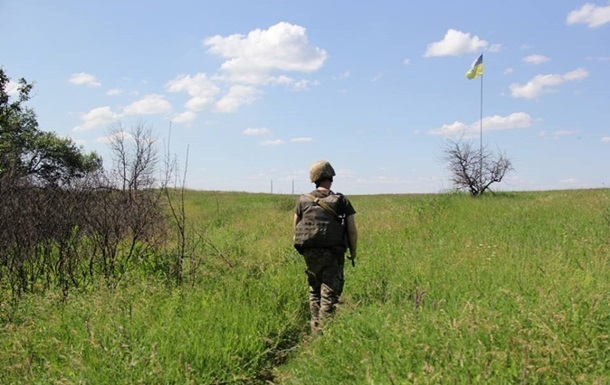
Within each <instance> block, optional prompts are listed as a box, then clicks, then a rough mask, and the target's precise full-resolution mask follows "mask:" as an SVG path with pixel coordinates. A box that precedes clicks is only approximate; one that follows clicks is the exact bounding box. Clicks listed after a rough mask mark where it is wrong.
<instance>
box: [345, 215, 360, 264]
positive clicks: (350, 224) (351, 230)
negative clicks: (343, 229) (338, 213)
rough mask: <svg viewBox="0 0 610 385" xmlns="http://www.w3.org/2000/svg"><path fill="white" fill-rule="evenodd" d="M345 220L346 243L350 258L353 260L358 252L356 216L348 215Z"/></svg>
mask: <svg viewBox="0 0 610 385" xmlns="http://www.w3.org/2000/svg"><path fill="white" fill-rule="evenodd" d="M346 220H347V243H348V246H349V253H350V258H351V259H355V258H356V254H357V251H358V229H357V228H356V216H355V215H350V216H349V217H347V218H346Z"/></svg>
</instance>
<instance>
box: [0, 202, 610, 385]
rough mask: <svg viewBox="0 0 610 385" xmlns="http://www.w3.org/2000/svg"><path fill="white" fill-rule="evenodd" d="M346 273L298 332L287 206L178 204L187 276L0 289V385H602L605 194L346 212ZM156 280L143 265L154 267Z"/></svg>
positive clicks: (298, 297)
mask: <svg viewBox="0 0 610 385" xmlns="http://www.w3.org/2000/svg"><path fill="white" fill-rule="evenodd" d="M351 199H352V201H353V203H354V206H355V207H356V210H357V211H358V214H357V221H358V225H359V230H360V248H359V249H360V252H359V254H360V260H359V261H357V265H356V268H351V266H350V267H348V268H347V271H346V275H347V283H346V289H345V294H344V298H343V301H342V303H341V305H340V308H339V311H338V313H337V315H336V317H335V319H334V320H333V321H332V322H331V323H330V324H328V326H327V328H326V329H325V332H324V335H323V336H321V337H315V338H312V337H309V336H308V335H307V327H308V313H307V312H308V310H307V303H306V300H307V288H306V280H305V275H304V274H303V270H304V265H303V262H302V260H301V258H300V256H299V255H298V254H297V253H296V252H294V250H293V249H292V247H291V237H292V229H291V218H292V208H293V205H294V202H295V198H294V197H291V196H280V195H268V194H245V193H213V192H205V193H204V192H188V195H187V201H186V205H187V214H188V218H189V221H190V224H191V225H190V226H191V227H190V228H191V229H192V232H191V233H190V236H194V235H195V234H196V235H197V237H198V239H199V240H200V242H198V243H196V248H195V249H194V250H195V252H194V253H193V254H192V255H189V256H188V258H187V260H186V261H185V279H184V280H183V282H182V284H181V285H175V284H171V282H170V281H169V280H167V279H166V277H164V275H163V269H161V270H155V268H153V267H150V266H149V265H147V264H146V263H144V262H142V261H140V262H138V261H134V264H133V266H132V267H131V270H129V271H127V272H126V274H125V279H124V280H122V281H121V282H120V284H119V285H118V286H116V287H114V286H109V285H104V283H103V282H99V284H98V285H97V286H95V288H94V290H84V289H83V290H82V291H76V290H73V291H71V292H70V293H69V296H68V297H67V298H65V297H64V296H62V295H61V293H55V292H47V294H46V295H44V296H41V295H28V296H25V297H24V298H23V299H22V301H21V302H19V304H17V305H15V306H11V305H10V303H9V302H7V297H6V292H5V291H0V295H2V297H0V306H1V308H0V321H1V322H2V325H3V328H2V329H1V331H0V383H2V384H29V383H40V384H47V383H57V384H118V383H145V384H174V383H180V384H184V383H193V384H223V383H244V384H259V383H260V384H262V383H276V384H312V383H316V384H338V383H345V384H348V383H349V384H359V383H361V384H373V383H375V384H403V383H414V384H434V383H443V384H445V383H452V384H453V383H455V384H460V383H493V384H498V383H521V384H537V383H540V384H543V383H544V384H546V383H562V384H563V383H592V384H595V383H599V384H604V383H608V382H610V265H609V262H608V258H609V257H610V253H609V246H610V191H609V190H588V191H553V192H536V193H511V194H500V195H498V196H495V197H490V198H486V197H484V198H481V199H472V198H470V197H468V196H464V195H388V196H384V195H378V196H354V197H351ZM153 265H154V264H153Z"/></svg>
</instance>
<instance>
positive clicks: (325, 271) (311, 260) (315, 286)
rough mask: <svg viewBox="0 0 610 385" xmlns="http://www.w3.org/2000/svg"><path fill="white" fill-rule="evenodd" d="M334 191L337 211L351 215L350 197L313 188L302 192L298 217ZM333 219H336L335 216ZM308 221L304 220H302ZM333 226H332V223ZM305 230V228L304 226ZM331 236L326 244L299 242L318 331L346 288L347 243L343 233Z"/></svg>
mask: <svg viewBox="0 0 610 385" xmlns="http://www.w3.org/2000/svg"><path fill="white" fill-rule="evenodd" d="M331 194H332V195H334V197H333V198H335V200H334V207H333V209H335V211H336V212H337V214H340V215H345V216H350V215H354V214H355V213H356V211H355V210H354V208H353V207H352V205H351V203H350V201H349V200H348V199H347V198H346V197H345V196H343V195H340V194H338V195H337V194H334V193H333V192H332V191H330V190H322V191H321V190H314V191H312V192H311V193H310V194H307V195H304V196H302V197H301V198H300V199H299V201H298V202H297V205H296V208H295V214H296V215H297V216H298V217H299V218H304V216H306V215H307V214H306V212H307V211H308V209H310V206H312V205H314V206H315V204H314V203H313V202H312V200H311V199H310V198H311V197H312V196H313V197H315V198H325V197H328V196H329V195H331ZM332 220H337V219H336V218H332ZM303 222H305V220H303ZM329 228H331V227H329ZM301 231H303V230H301ZM333 231H342V232H344V231H345V229H341V228H339V229H336V228H333ZM295 234H296V235H295V240H296V239H298V238H299V230H296V229H295ZM343 235H344V234H339V236H338V237H337V236H334V235H333V236H331V237H329V238H332V239H333V241H332V242H333V243H334V244H333V245H326V246H324V247H318V246H314V247H299V246H296V245H295V246H296V247H297V249H298V250H299V252H300V253H301V254H302V255H303V256H304V259H305V265H306V267H307V270H306V274H307V281H308V283H309V308H310V310H311V321H310V322H311V330H312V332H314V333H316V332H318V331H319V330H320V328H321V326H322V321H323V320H324V318H327V317H329V316H330V315H331V314H332V313H333V312H334V310H335V305H336V304H337V302H338V300H339V297H340V295H341V293H342V291H343V283H344V276H343V267H344V263H345V251H346V244H345V239H344V237H343Z"/></svg>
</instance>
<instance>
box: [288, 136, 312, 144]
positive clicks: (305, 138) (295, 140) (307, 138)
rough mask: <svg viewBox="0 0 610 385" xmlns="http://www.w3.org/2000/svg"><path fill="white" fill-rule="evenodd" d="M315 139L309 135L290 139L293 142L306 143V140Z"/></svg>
mask: <svg viewBox="0 0 610 385" xmlns="http://www.w3.org/2000/svg"><path fill="white" fill-rule="evenodd" d="M312 140H313V139H312V138H310V137H307V136H302V137H299V138H292V139H290V141H291V142H293V143H304V142H311V141H312Z"/></svg>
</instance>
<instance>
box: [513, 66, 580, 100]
mask: <svg viewBox="0 0 610 385" xmlns="http://www.w3.org/2000/svg"><path fill="white" fill-rule="evenodd" d="M587 76H589V73H588V72H587V70H585V69H583V68H579V69H577V70H574V71H571V72H567V73H565V74H563V75H559V74H551V75H537V76H535V77H534V78H533V79H532V80H530V81H529V82H527V83H526V84H519V83H513V84H511V85H510V91H511V94H512V96H513V97H515V98H525V99H535V98H537V97H539V96H541V95H543V94H547V93H551V92H556V90H555V88H553V87H557V86H559V85H561V84H563V83H565V82H568V81H573V80H582V79H585V78H586V77H587Z"/></svg>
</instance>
